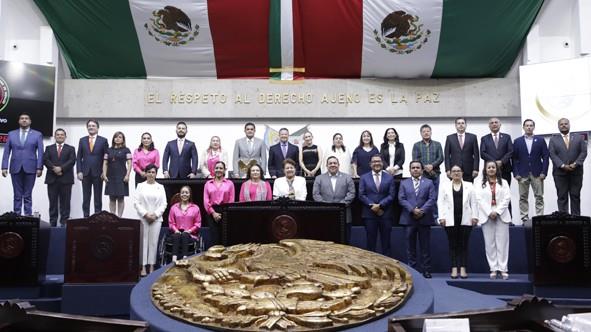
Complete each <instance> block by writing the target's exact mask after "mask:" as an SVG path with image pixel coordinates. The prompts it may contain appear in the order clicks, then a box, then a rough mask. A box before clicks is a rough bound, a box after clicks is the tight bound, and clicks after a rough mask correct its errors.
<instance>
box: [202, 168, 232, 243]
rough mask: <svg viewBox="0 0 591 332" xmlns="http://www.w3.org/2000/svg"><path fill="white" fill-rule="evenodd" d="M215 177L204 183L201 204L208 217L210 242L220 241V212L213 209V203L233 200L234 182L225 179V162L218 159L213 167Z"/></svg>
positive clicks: (217, 203)
mask: <svg viewBox="0 0 591 332" xmlns="http://www.w3.org/2000/svg"><path fill="white" fill-rule="evenodd" d="M214 175H215V177H214V178H213V179H211V180H209V181H207V182H206V183H205V187H204V188H203V206H204V207H205V212H206V213H207V215H208V216H209V217H210V218H209V220H208V221H207V222H208V225H209V230H210V234H211V237H210V241H211V244H218V243H219V242H220V238H219V237H220V221H221V220H222V214H221V213H219V212H217V211H216V210H214V208H213V206H214V205H219V204H222V203H232V202H234V200H235V196H236V193H235V192H234V183H233V182H232V181H230V180H228V179H226V163H224V162H223V161H218V162H217V163H215V167H214Z"/></svg>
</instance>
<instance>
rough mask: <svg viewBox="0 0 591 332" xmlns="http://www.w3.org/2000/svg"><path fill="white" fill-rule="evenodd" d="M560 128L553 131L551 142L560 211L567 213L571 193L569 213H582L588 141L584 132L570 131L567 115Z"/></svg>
mask: <svg viewBox="0 0 591 332" xmlns="http://www.w3.org/2000/svg"><path fill="white" fill-rule="evenodd" d="M558 130H560V134H559V135H553V136H552V138H550V144H549V146H548V150H549V151H550V159H552V176H554V185H555V186H556V196H558V197H557V199H558V211H560V212H567V213H568V199H569V197H570V214H572V215H575V216H580V215H581V188H582V186H583V163H584V162H585V158H586V157H587V142H586V141H585V138H584V137H583V136H582V135H579V134H573V133H570V121H569V120H568V119H566V118H562V119H560V120H558Z"/></svg>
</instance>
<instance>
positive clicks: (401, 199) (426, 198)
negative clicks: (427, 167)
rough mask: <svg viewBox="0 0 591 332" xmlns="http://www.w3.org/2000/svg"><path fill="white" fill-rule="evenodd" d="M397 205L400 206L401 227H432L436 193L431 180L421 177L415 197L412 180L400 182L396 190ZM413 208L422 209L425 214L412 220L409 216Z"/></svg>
mask: <svg viewBox="0 0 591 332" xmlns="http://www.w3.org/2000/svg"><path fill="white" fill-rule="evenodd" d="M398 203H399V204H400V206H402V213H401V214H400V224H401V225H416V224H420V225H433V223H434V220H433V208H434V207H435V203H437V193H436V192H435V186H434V185H433V182H432V181H431V180H429V179H427V178H426V177H424V176H421V183H420V184H419V193H418V194H417V195H416V194H415V188H414V185H413V183H412V178H408V179H404V180H402V182H400V189H399V190H398ZM414 208H419V209H422V210H423V211H424V212H425V214H424V215H423V216H422V217H421V218H420V219H414V218H413V217H412V214H411V213H412V210H413V209H414Z"/></svg>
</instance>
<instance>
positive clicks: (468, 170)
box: [443, 117, 480, 182]
mask: <svg viewBox="0 0 591 332" xmlns="http://www.w3.org/2000/svg"><path fill="white" fill-rule="evenodd" d="M455 124H456V133H455V134H451V135H448V136H447V138H446V140H445V148H444V151H443V156H444V159H445V171H446V173H447V177H448V178H450V176H451V174H450V171H451V168H452V166H454V165H458V166H460V167H461V168H462V171H463V172H464V178H463V180H464V181H468V182H473V181H474V178H475V177H477V176H478V166H479V165H480V153H479V152H478V139H477V138H476V135H474V134H471V133H467V132H466V119H465V118H463V117H458V118H456V122H455Z"/></svg>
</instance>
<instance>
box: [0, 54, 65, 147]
mask: <svg viewBox="0 0 591 332" xmlns="http://www.w3.org/2000/svg"><path fill="white" fill-rule="evenodd" d="M54 95H55V67H51V66H41V65H33V64H26V63H21V62H13V61H0V143H5V142H6V134H8V132H9V131H11V130H13V129H17V128H18V116H19V115H20V114H21V113H28V114H29V115H30V116H31V120H32V124H31V128H33V129H36V130H38V131H40V132H41V133H43V136H52V135H53V122H54Z"/></svg>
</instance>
